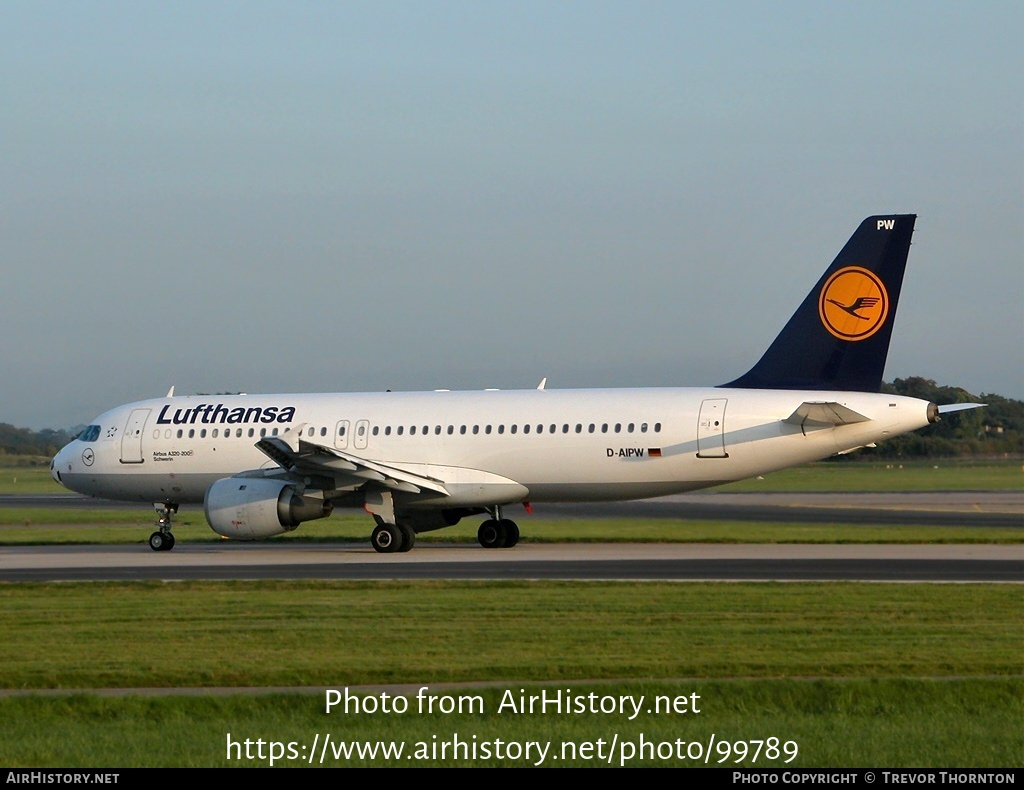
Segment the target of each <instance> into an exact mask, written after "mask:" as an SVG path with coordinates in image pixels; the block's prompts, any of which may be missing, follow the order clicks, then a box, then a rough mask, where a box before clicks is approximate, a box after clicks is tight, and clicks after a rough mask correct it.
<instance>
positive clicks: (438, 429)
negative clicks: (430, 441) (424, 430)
mask: <svg viewBox="0 0 1024 790" xmlns="http://www.w3.org/2000/svg"><path fill="white" fill-rule="evenodd" d="M440 435H441V426H440V425H435V426H434V436H440Z"/></svg>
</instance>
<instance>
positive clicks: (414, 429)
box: [409, 425, 416, 436]
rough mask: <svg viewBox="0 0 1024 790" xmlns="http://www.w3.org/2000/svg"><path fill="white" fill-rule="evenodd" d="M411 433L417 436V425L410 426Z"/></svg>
mask: <svg viewBox="0 0 1024 790" xmlns="http://www.w3.org/2000/svg"><path fill="white" fill-rule="evenodd" d="M409 435H410V436H415V435H416V426H415V425H411V426H409Z"/></svg>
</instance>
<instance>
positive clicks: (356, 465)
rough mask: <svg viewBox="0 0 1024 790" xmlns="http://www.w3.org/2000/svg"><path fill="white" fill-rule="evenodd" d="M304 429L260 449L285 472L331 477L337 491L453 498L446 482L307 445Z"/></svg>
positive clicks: (264, 443) (267, 440)
mask: <svg viewBox="0 0 1024 790" xmlns="http://www.w3.org/2000/svg"><path fill="white" fill-rule="evenodd" d="M302 428H303V426H296V428H295V430H294V431H287V432H286V433H285V434H284V435H283V436H267V437H265V438H263V439H261V440H260V441H258V442H257V443H256V447H257V448H259V450H260V451H261V452H262V453H263V454H264V455H266V456H267V457H268V458H270V459H271V460H272V461H274V462H275V463H276V464H278V465H279V466H281V468H282V469H285V470H287V471H288V472H290V473H292V474H297V475H301V476H305V477H309V476H316V477H324V476H327V477H330V478H332V479H333V480H334V481H335V483H334V487H335V488H346V487H349V486H354V485H361V484H362V483H366V482H374V483H377V484H378V485H382V486H384V487H385V488H388V489H391V490H393V491H404V492H406V493H409V494H419V493H422V492H424V491H429V492H431V493H435V494H441V495H442V496H449V493H448V490H447V489H446V488H445V486H444V482H443V481H442V480H438V479H436V478H433V477H427V476H425V475H418V474H414V473H413V472H407V471H405V470H403V469H398V468H396V467H394V466H390V465H389V464H383V463H380V462H379V461H370V460H367V459H365V458H360V457H359V456H358V455H352V454H351V453H346V452H343V451H341V450H338V449H336V448H334V447H327V446H326V445H322V444H317V443H315V442H307V441H306V440H304V439H301V438H298V434H301V432H302ZM289 434H291V436H289Z"/></svg>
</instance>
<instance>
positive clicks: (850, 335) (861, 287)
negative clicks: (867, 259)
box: [818, 266, 889, 341]
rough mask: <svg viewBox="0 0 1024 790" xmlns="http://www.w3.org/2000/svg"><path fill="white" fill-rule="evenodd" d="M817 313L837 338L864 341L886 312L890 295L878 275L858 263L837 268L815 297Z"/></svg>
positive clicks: (886, 315) (882, 322) (887, 311)
mask: <svg viewBox="0 0 1024 790" xmlns="http://www.w3.org/2000/svg"><path fill="white" fill-rule="evenodd" d="M818 315H819V316H820V317H821V323H823V324H824V325H825V328H826V329H827V330H828V331H829V332H831V333H832V334H833V335H835V336H836V337H838V338H839V339H840V340H851V341H857V340H866V339H867V338H869V337H871V336H872V335H873V334H875V332H877V331H878V330H879V329H881V328H882V325H883V324H884V323H885V319H886V317H888V315H889V294H887V293H886V291H885V286H884V285H882V281H881V280H880V279H878V277H877V276H876V275H875V274H873V273H872V272H869V271H868V270H867V269H862V268H861V267H860V266H847V267H846V268H844V269H840V270H839V271H837V272H836V273H835V274H833V275H832V276H831V277H829V278H828V280H827V281H826V283H825V287H824V288H822V289H821V294H820V295H819V296H818Z"/></svg>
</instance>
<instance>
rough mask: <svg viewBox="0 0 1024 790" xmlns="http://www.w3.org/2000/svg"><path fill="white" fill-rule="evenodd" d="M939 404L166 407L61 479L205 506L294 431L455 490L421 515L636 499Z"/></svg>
mask: <svg viewBox="0 0 1024 790" xmlns="http://www.w3.org/2000/svg"><path fill="white" fill-rule="evenodd" d="M805 402H838V403H840V404H842V405H843V406H845V407H847V408H849V409H852V410H853V411H854V412H857V413H858V414H860V415H863V416H864V417H866V418H867V420H865V421H862V422H857V423H853V424H840V425H827V424H820V423H807V424H804V425H799V424H795V423H794V422H792V421H787V418H789V417H790V415H792V414H793V412H794V410H796V409H797V408H798V407H799V406H800V405H801V404H802V403H805ZM928 405H929V404H928V403H927V402H925V401H921V400H916V399H913V398H906V397H901V396H895V395H885V394H875V393H862V392H806V391H793V390H743V389H723V388H704V389H701V388H675V389H673V388H664V389H597V390H513V391H496V390H495V391H482V392H447V391H441V392H414V393H413V392H410V393H402V392H389V393H356V394H313V395H311V394H294V395H234V396H231V395H225V396H190V397H173V398H158V399H154V400H148V401H141V402H138V403H132V404H128V405H125V406H121V407H118V408H116V409H112V410H111V411H108V412H106V413H104V414H103V415H101V416H100V417H98V418H97V419H96V420H95V421H94V424H95V425H96V426H98V435H96V437H95V438H92V437H87V438H88V439H90V440H86V441H83V440H82V439H78V440H75V441H73V442H71V443H70V444H69V445H67V447H65V448H64V449H62V450H61V451H60V453H58V455H57V456H56V457H55V459H54V462H53V472H54V476H55V477H57V478H58V479H59V481H60V482H61V483H62V484H63V485H64V486H66V487H67V488H70V489H72V490H75V491H79V492H81V493H84V494H90V495H93V496H97V497H103V498H108V499H121V500H133V501H145V502H176V503H195V502H202V501H203V497H204V495H205V493H206V491H207V489H208V488H209V487H210V486H211V485H212V484H213V483H214V482H215V481H217V480H219V479H222V478H225V477H230V476H232V475H235V474H238V473H240V472H244V471H247V470H255V469H260V468H267V469H270V468H276V465H275V464H274V462H272V461H270V460H269V459H268V457H267V456H266V455H264V454H263V453H262V452H260V450H258V449H257V448H256V447H255V446H254V445H255V443H256V442H257V441H258V440H259V439H260V438H261V436H262V435H264V434H265V435H270V436H272V435H275V432H276V433H277V434H279V435H284V433H285V431H286V430H291V431H292V432H298V433H301V437H302V438H303V439H304V440H305V441H306V442H310V443H314V444H318V445H322V446H326V447H331V448H336V449H338V450H341V451H344V452H346V453H350V454H352V455H356V456H359V457H360V458H363V459H366V460H368V461H374V462H379V463H383V464H387V465H389V466H390V467H394V468H396V469H401V470H405V471H408V472H411V473H414V474H417V475H422V476H424V477H429V478H434V479H439V480H443V481H445V487H446V489H447V491H448V495H447V496H444V495H442V494H437V496H436V497H434V498H433V499H432V498H431V497H430V496H424V495H422V494H421V495H419V496H417V497H416V498H415V501H411V500H410V506H413V507H450V506H463V505H464V506H487V505H494V504H507V503H510V502H519V501H531V502H557V501H588V500H589V501H596V500H620V499H635V498H643V497H651V496H658V495H664V494H671V493H676V492H680V491H687V490H693V489H698V488H706V487H709V486H714V485H718V484H720V483H725V482H729V481H733V480H739V479H742V478H747V477H752V476H755V475H759V474H764V473H766V472H771V471H774V470H778V469H783V468H786V467H790V466H794V465H796V464H801V463H806V462H808V461H813V460H816V459H820V458H825V457H828V456H830V455H834V454H836V453H838V452H843V451H846V450H850V449H853V448H856V447H860V446H863V445H866V444H870V443H873V442H877V441H881V440H883V439H886V438H889V437H892V436H897V435H899V434H902V433H906V432H908V431H912V430H916V429H918V428H921V427H923V426H924V425H927V424H928V422H929V420H928ZM300 426H301V431H297V430H296V429H298V428H299V427H300ZM94 433H96V432H95V431H94ZM292 435H293V436H294V433H293V434H292ZM399 498H400V497H399ZM396 501H397V500H396Z"/></svg>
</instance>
